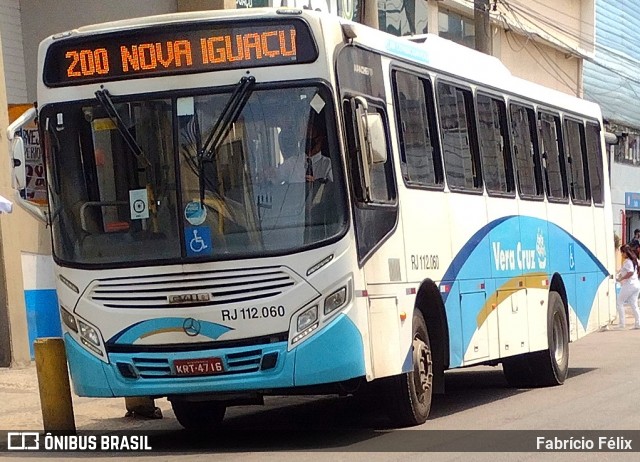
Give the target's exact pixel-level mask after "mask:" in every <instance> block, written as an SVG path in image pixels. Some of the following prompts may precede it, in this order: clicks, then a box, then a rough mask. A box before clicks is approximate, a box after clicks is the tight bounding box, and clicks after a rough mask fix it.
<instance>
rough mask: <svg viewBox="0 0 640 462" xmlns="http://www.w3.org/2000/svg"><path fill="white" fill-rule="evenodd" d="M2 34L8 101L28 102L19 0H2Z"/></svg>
mask: <svg viewBox="0 0 640 462" xmlns="http://www.w3.org/2000/svg"><path fill="white" fill-rule="evenodd" d="M0 34H2V54H3V56H4V79H5V84H6V90H7V102H8V103H16V104H17V103H27V102H29V100H28V99H27V83H26V78H25V71H24V52H23V50H22V23H21V21H20V2H19V0H0Z"/></svg>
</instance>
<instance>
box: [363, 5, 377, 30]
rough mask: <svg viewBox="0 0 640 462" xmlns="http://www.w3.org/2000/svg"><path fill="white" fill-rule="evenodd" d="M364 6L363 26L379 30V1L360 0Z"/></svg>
mask: <svg viewBox="0 0 640 462" xmlns="http://www.w3.org/2000/svg"><path fill="white" fill-rule="evenodd" d="M360 1H361V5H362V16H361V18H362V24H364V25H365V26H369V27H373V28H374V29H378V28H379V23H378V1H377V0H360Z"/></svg>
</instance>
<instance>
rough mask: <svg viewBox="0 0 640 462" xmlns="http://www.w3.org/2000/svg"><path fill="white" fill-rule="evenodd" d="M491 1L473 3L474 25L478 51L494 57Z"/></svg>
mask: <svg viewBox="0 0 640 462" xmlns="http://www.w3.org/2000/svg"><path fill="white" fill-rule="evenodd" d="M489 3H490V0H474V1H473V23H474V26H475V29H476V50H478V51H480V52H482V53H486V54H488V55H493V37H492V36H491V19H490V17H489V10H490V8H491V6H490V4H489Z"/></svg>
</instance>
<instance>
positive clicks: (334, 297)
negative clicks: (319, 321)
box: [324, 286, 347, 316]
mask: <svg viewBox="0 0 640 462" xmlns="http://www.w3.org/2000/svg"><path fill="white" fill-rule="evenodd" d="M345 303H347V286H344V287H341V288H340V289H338V290H336V291H335V292H334V293H332V294H331V295H329V296H328V297H327V298H325V300H324V315H325V316H326V315H328V314H329V313H332V312H333V311H335V310H337V309H338V308H341V307H343V306H344V304H345Z"/></svg>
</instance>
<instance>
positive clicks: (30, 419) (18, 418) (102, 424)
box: [0, 362, 182, 431]
mask: <svg viewBox="0 0 640 462" xmlns="http://www.w3.org/2000/svg"><path fill="white" fill-rule="evenodd" d="M72 395H73V396H72V397H73V410H74V414H75V422H76V429H77V430H104V431H115V430H142V429H144V430H170V429H171V430H173V429H175V430H177V429H180V428H182V427H181V426H180V424H179V423H178V421H177V420H176V419H175V417H174V415H173V411H172V410H171V404H170V403H169V402H168V401H167V400H166V399H158V400H156V406H158V407H159V408H160V409H161V410H162V414H163V416H164V418H162V419H145V418H142V417H136V418H133V417H125V414H126V408H125V403H124V398H80V397H78V396H76V395H75V394H73V392H72ZM0 403H2V404H1V405H0V429H2V430H35V431H38V430H40V431H41V430H43V425H42V411H41V408H40V395H39V392H38V377H37V374H36V366H35V362H32V363H31V365H30V366H28V367H25V368H13V369H10V368H0Z"/></svg>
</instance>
